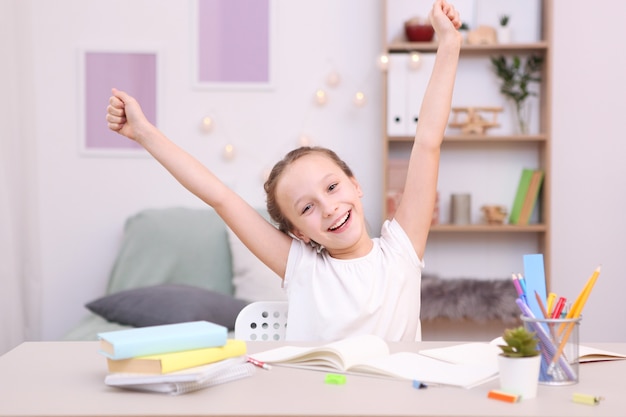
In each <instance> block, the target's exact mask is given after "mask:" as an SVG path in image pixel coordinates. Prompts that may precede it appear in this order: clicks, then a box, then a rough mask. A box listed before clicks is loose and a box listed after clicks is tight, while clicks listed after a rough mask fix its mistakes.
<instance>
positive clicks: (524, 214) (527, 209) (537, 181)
mask: <svg viewBox="0 0 626 417" xmlns="http://www.w3.org/2000/svg"><path fill="white" fill-rule="evenodd" d="M542 183H543V171H541V170H535V171H533V176H532V178H531V180H530V185H529V186H528V191H527V192H526V198H525V199H524V204H522V211H521V212H520V215H519V220H518V223H517V224H519V225H522V226H523V225H527V224H528V223H529V221H530V216H531V214H533V210H534V209H535V206H536V204H537V197H538V196H539V190H540V189H541V184H542Z"/></svg>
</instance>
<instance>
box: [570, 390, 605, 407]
mask: <svg viewBox="0 0 626 417" xmlns="http://www.w3.org/2000/svg"><path fill="white" fill-rule="evenodd" d="M601 400H603V398H602V397H596V396H594V395H589V394H580V393H577V392H575V393H574V395H573V396H572V401H574V402H575V403H579V404H587V405H598V404H600V401H601Z"/></svg>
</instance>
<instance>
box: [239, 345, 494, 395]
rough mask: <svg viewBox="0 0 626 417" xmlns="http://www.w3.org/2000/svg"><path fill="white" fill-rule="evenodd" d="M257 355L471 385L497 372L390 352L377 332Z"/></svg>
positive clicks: (305, 364)
mask: <svg viewBox="0 0 626 417" xmlns="http://www.w3.org/2000/svg"><path fill="white" fill-rule="evenodd" d="M250 356H251V357H252V358H253V359H256V360H258V361H261V362H266V363H270V364H274V365H284V366H292V367H299V368H304V369H312V370H319V371H327V372H340V373H351V374H359V375H369V376H379V377H391V378H399V379H407V380H417V381H420V382H423V383H426V384H442V385H451V386H457V387H463V388H471V387H474V386H476V385H479V384H482V383H484V382H487V381H489V380H491V379H493V378H494V377H496V376H497V373H498V368H497V364H496V363H490V362H486V363H475V364H460V365H459V364H452V363H448V362H444V361H441V360H438V359H433V358H430V357H427V356H425V355H420V354H418V353H415V352H398V353H393V354H390V352H389V347H388V346H387V343H386V342H385V341H384V340H383V339H381V338H379V337H377V336H373V335H362V336H355V337H350V338H346V339H343V340H340V341H337V342H332V343H328V344H325V345H322V346H316V347H299V346H283V347H279V348H276V349H271V350H268V351H265V352H260V353H256V354H252V355H250Z"/></svg>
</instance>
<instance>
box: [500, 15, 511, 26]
mask: <svg viewBox="0 0 626 417" xmlns="http://www.w3.org/2000/svg"><path fill="white" fill-rule="evenodd" d="M509 19H510V18H509V15H506V14H503V15H500V17H499V18H498V21H499V22H500V26H502V27H506V25H508V24H509Z"/></svg>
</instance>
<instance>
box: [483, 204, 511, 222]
mask: <svg viewBox="0 0 626 417" xmlns="http://www.w3.org/2000/svg"><path fill="white" fill-rule="evenodd" d="M481 210H482V212H483V214H484V215H485V219H486V220H487V223H489V224H502V223H504V219H506V215H507V211H506V207H504V206H482V207H481Z"/></svg>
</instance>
